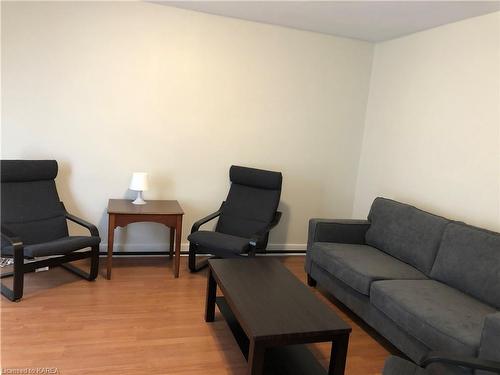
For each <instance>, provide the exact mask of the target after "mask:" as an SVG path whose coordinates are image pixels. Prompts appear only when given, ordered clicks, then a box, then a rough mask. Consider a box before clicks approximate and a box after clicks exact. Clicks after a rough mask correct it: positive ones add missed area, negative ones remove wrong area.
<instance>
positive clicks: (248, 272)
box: [209, 257, 351, 341]
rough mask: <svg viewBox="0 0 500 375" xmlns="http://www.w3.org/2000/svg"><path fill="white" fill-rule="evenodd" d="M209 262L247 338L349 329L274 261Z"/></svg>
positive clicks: (308, 335)
mask: <svg viewBox="0 0 500 375" xmlns="http://www.w3.org/2000/svg"><path fill="white" fill-rule="evenodd" d="M209 264H210V267H211V270H212V274H213V276H214V278H215V280H216V281H217V284H218V286H219V288H220V289H221V290H222V292H223V293H224V297H225V299H226V301H227V302H228V304H229V306H230V307H231V310H232V311H233V313H234V314H235V316H236V318H237V319H238V322H239V323H240V325H241V327H242V328H243V330H244V331H245V333H246V334H247V336H249V337H254V338H270V337H273V338H277V337H281V338H283V337H286V338H292V337H296V338H302V339H304V340H307V339H308V338H310V339H314V338H318V339H319V338H320V337H328V336H331V335H336V334H343V333H349V332H350V331H351V327H350V326H349V325H348V324H347V323H345V322H344V321H343V320H342V319H341V318H340V317H339V316H338V315H337V314H336V313H335V312H334V311H333V310H332V309H331V308H330V307H328V306H327V305H326V304H324V303H323V302H322V301H320V300H319V299H318V298H317V297H316V296H315V295H314V294H313V293H311V291H310V290H309V288H308V287H307V286H305V285H304V284H303V283H301V282H300V281H299V280H298V279H297V278H296V277H295V276H294V275H293V274H292V273H291V272H290V271H289V270H288V269H287V268H285V267H284V266H283V265H282V264H281V262H279V261H278V260H276V259H269V258H266V257H257V258H243V259H210V260H209ZM318 341H320V340H318Z"/></svg>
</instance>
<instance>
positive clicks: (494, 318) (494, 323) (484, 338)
mask: <svg viewBox="0 0 500 375" xmlns="http://www.w3.org/2000/svg"><path fill="white" fill-rule="evenodd" d="M499 348H500V311H498V312H496V313H493V314H489V315H488V316H486V318H485V319H484V325H483V332H482V334H481V342H480V344H479V358H481V359H486V360H492V361H498V362H500V349H499Z"/></svg>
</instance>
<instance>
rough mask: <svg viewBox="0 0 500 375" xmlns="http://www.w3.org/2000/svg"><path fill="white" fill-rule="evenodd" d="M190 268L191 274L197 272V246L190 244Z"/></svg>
mask: <svg viewBox="0 0 500 375" xmlns="http://www.w3.org/2000/svg"><path fill="white" fill-rule="evenodd" d="M188 266H189V270H190V271H191V272H196V245H195V244H193V243H191V242H190V243H189V259H188Z"/></svg>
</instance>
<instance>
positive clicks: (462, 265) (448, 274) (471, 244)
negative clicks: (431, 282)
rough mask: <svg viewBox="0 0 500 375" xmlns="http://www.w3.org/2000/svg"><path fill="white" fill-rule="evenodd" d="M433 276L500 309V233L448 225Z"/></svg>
mask: <svg viewBox="0 0 500 375" xmlns="http://www.w3.org/2000/svg"><path fill="white" fill-rule="evenodd" d="M431 276H432V278H433V279H437V280H439V281H442V282H443V283H446V284H447V285H450V286H452V287H454V288H457V289H459V290H461V291H462V292H464V293H467V294H469V295H471V296H473V297H476V298H477V299H479V300H481V301H483V302H486V303H487V304H490V305H492V306H494V307H496V308H497V309H500V233H495V232H490V231H487V230H484V229H480V228H476V227H472V226H469V225H465V224H462V223H452V224H450V225H448V227H447V228H446V230H445V233H444V236H443V241H442V243H441V246H440V248H439V251H438V254H437V257H436V261H435V263H434V266H433V268H432V272H431Z"/></svg>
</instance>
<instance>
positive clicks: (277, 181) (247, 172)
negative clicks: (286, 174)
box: [229, 165, 283, 190]
mask: <svg viewBox="0 0 500 375" xmlns="http://www.w3.org/2000/svg"><path fill="white" fill-rule="evenodd" d="M229 179H230V180H231V182H232V183H235V184H238V185H246V186H252V187H256V188H259V189H269V190H281V183H282V180H283V177H282V175H281V173H280V172H273V171H265V170H263V169H255V168H248V167H240V166H237V165H232V166H231V168H230V169H229Z"/></svg>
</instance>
